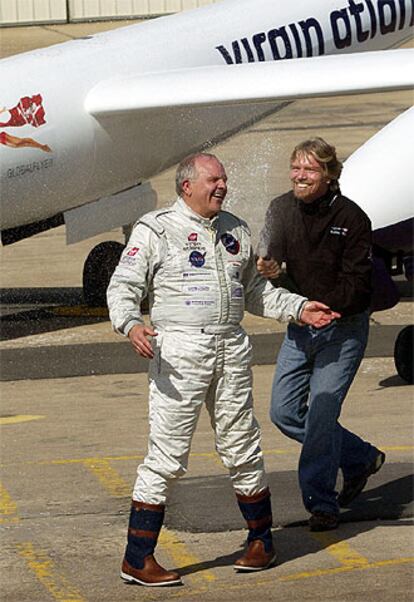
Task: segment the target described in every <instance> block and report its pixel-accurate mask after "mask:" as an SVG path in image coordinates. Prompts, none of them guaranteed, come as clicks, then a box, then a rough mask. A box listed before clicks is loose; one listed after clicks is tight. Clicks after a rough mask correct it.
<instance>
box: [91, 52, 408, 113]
mask: <svg viewBox="0 0 414 602" xmlns="http://www.w3.org/2000/svg"><path fill="white" fill-rule="evenodd" d="M413 64H414V49H400V50H386V51H374V52H365V53H357V54H346V55H345V54H341V55H329V56H321V57H312V58H301V59H289V60H284V61H269V62H262V63H254V64H253V63H247V64H239V65H216V66H208V67H198V68H191V69H182V70H176V71H168V72H156V73H148V74H145V75H139V76H131V77H127V78H125V77H123V78H112V79H109V80H106V81H103V82H101V83H99V84H98V85H97V86H95V87H94V88H93V89H92V90H91V91H90V93H89V94H88V96H87V98H86V99H85V109H86V111H88V112H89V113H91V114H93V115H95V116H96V117H99V116H104V115H120V114H125V113H133V112H136V111H143V110H153V109H162V108H172V107H183V108H189V107H201V106H211V105H233V104H243V103H256V102H271V101H275V100H290V99H299V98H311V97H316V96H338V95H342V94H356V93H358V94H360V93H368V92H376V91H382V92H384V91H387V90H398V89H399V90H402V89H409V88H411V87H413V86H414V69H413Z"/></svg>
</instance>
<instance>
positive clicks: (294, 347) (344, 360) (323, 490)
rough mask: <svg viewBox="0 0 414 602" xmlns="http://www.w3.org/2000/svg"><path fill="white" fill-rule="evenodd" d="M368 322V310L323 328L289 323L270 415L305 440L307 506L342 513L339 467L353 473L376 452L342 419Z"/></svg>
mask: <svg viewBox="0 0 414 602" xmlns="http://www.w3.org/2000/svg"><path fill="white" fill-rule="evenodd" d="M368 327H369V317H368V313H367V312H363V313H360V314H357V315H354V316H350V317H347V318H342V319H340V320H337V321H334V322H332V323H331V324H330V325H329V326H326V327H325V328H321V329H316V328H313V327H312V326H298V325H297V324H290V325H289V326H288V329H287V333H286V336H285V339H284V341H283V344H282V347H281V349H280V352H279V356H278V359H277V366H276V372H275V376H274V380H273V387H272V402H271V410H270V417H271V420H272V422H273V423H274V424H275V425H276V426H277V427H278V428H279V429H280V430H281V431H282V433H284V434H285V435H287V436H288V437H290V438H292V439H296V441H299V442H300V443H302V452H301V455H300V460H299V484H300V487H301V490H302V496H303V503H304V505H305V508H306V509H307V510H308V511H309V512H329V513H333V514H338V512H339V508H338V503H337V493H336V491H335V484H336V478H337V474H338V470H339V468H341V470H342V472H343V476H344V479H350V478H352V477H354V476H356V475H358V474H360V473H362V472H363V471H364V470H365V469H366V467H367V466H368V465H369V464H371V462H372V461H373V460H374V459H375V457H376V454H377V453H378V450H377V449H376V448H375V447H373V446H372V445H371V444H370V443H367V442H365V441H363V440H362V439H360V437H358V436H357V435H354V434H353V433H351V432H350V431H348V430H346V429H345V428H343V427H342V426H341V425H340V424H339V422H338V418H339V415H340V412H341V406H342V402H343V401H344V399H345V396H346V394H347V392H348V389H349V387H350V385H351V383H352V381H353V379H354V376H355V373H356V371H357V370H358V367H359V365H360V363H361V360H362V357H363V355H364V351H365V347H366V344H367V339H368Z"/></svg>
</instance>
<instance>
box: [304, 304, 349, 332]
mask: <svg viewBox="0 0 414 602" xmlns="http://www.w3.org/2000/svg"><path fill="white" fill-rule="evenodd" d="M340 317H341V314H339V313H338V312H336V311H333V310H332V309H331V308H330V307H328V306H327V305H325V304H324V303H319V301H307V302H306V303H305V305H304V306H303V309H302V311H301V314H300V317H299V319H300V321H301V322H303V323H304V324H308V325H309V326H314V327H315V328H322V327H323V326H327V325H328V324H330V323H331V322H332V320H336V319H337V318H340Z"/></svg>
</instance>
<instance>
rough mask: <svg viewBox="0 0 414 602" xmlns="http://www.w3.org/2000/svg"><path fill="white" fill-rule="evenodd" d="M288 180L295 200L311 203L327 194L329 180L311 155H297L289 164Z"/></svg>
mask: <svg viewBox="0 0 414 602" xmlns="http://www.w3.org/2000/svg"><path fill="white" fill-rule="evenodd" d="M290 180H291V182H292V189H293V193H294V195H295V197H296V198H298V199H300V200H301V201H303V202H304V203H312V202H313V201H316V199H319V198H320V197H322V196H323V195H324V194H326V193H327V192H328V189H329V183H330V178H329V177H328V176H327V175H326V172H325V170H324V168H323V166H322V165H320V163H318V161H317V160H316V159H315V157H314V156H313V155H312V154H304V153H298V154H296V155H295V156H294V157H293V159H292V162H291V164H290Z"/></svg>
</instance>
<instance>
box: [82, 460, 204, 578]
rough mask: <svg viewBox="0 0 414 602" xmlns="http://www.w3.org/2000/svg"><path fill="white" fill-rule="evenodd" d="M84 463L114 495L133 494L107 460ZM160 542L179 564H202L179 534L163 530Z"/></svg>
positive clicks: (202, 576)
mask: <svg viewBox="0 0 414 602" xmlns="http://www.w3.org/2000/svg"><path fill="white" fill-rule="evenodd" d="M83 464H84V465H85V466H86V467H87V468H88V469H89V470H90V471H91V472H92V474H93V475H95V476H96V477H97V479H98V481H99V482H100V484H101V485H102V486H103V487H104V489H105V490H106V491H107V492H108V493H109V494H110V495H111V496H112V497H125V496H129V495H131V489H132V487H131V484H130V483H127V482H126V481H125V479H124V478H123V477H122V476H121V475H120V474H119V473H118V472H117V471H116V470H115V469H114V468H113V467H112V466H111V465H110V464H109V462H108V461H107V460H102V459H101V460H97V459H93V460H85V461H84V462H83ZM159 543H160V544H161V546H162V548H163V549H164V550H165V551H166V552H167V553H168V555H169V556H170V557H171V558H172V560H173V562H174V563H175V564H177V565H179V566H181V565H184V566H185V565H188V564H200V562H201V561H200V559H199V558H197V557H196V556H194V555H193V554H191V553H190V552H189V551H188V549H187V547H186V546H185V544H183V543H181V542H179V541H177V535H176V534H175V533H174V532H172V531H167V530H165V529H162V530H161V533H160V537H159ZM201 578H202V579H204V580H206V581H209V582H210V581H214V580H215V579H216V577H215V576H214V575H213V574H212V573H211V572H209V571H203V573H202V575H201Z"/></svg>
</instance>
